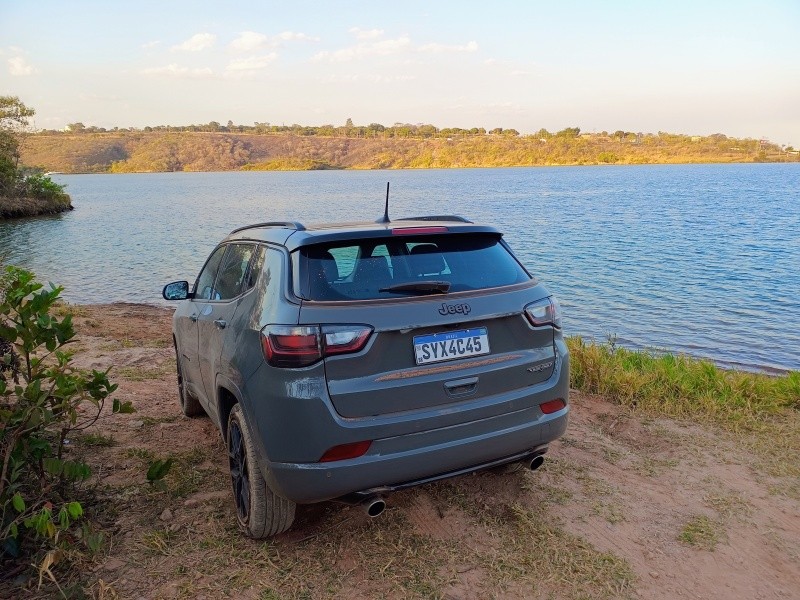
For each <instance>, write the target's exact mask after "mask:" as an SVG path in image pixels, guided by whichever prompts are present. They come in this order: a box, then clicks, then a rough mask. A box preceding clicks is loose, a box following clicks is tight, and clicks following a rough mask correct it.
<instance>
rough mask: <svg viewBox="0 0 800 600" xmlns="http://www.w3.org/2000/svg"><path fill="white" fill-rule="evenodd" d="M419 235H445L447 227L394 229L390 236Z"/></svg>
mask: <svg viewBox="0 0 800 600" xmlns="http://www.w3.org/2000/svg"><path fill="white" fill-rule="evenodd" d="M420 233H447V227H441V226H438V227H395V228H394V229H392V235H417V234H420Z"/></svg>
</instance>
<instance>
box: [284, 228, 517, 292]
mask: <svg viewBox="0 0 800 600" xmlns="http://www.w3.org/2000/svg"><path fill="white" fill-rule="evenodd" d="M293 259H294V260H297V261H298V262H299V264H298V265H296V267H297V270H296V272H297V273H298V281H297V282H296V285H297V286H298V288H299V289H298V290H296V291H297V292H298V293H299V295H300V296H301V297H303V298H306V299H309V300H324V301H336V300H371V299H379V298H397V297H403V296H409V295H417V294H424V293H430V292H429V288H430V286H434V285H439V284H440V283H444V284H445V285H449V292H461V291H466V290H481V289H488V288H494V287H501V286H506V285H513V284H515V283H522V282H524V281H528V280H530V275H528V273H527V272H526V271H525V270H524V269H523V268H522V267H521V266H520V264H519V263H518V262H517V260H516V259H515V258H514V257H513V256H512V255H511V254H510V253H509V251H508V250H507V249H506V248H505V247H504V246H503V244H502V243H501V242H500V238H499V237H498V236H495V235H453V234H451V235H447V236H424V237H412V236H409V237H405V236H403V237H402V238H400V237H399V236H398V237H396V238H392V239H389V240H387V239H386V238H381V239H372V240H370V239H364V240H354V241H351V242H344V243H338V244H324V245H323V244H317V245H313V246H305V247H302V248H301V249H300V250H298V251H297V252H295V255H294V257H293ZM426 286H427V289H426ZM398 288H403V289H398Z"/></svg>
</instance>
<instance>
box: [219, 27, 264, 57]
mask: <svg viewBox="0 0 800 600" xmlns="http://www.w3.org/2000/svg"><path fill="white" fill-rule="evenodd" d="M268 43H269V38H268V37H267V36H266V35H264V34H263V33H256V32H255V31H243V32H241V33H240V34H239V36H238V37H237V38H236V39H235V40H233V41H232V42H231V43H230V45H229V46H228V48H230V49H231V50H233V51H234V52H253V51H254V50H259V49H261V48H264V47H265V46H266V45H267V44H268Z"/></svg>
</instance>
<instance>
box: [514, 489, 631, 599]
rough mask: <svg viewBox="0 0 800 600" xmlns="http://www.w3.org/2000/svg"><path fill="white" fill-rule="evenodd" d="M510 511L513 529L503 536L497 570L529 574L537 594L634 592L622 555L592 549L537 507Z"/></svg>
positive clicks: (612, 594) (602, 595)
mask: <svg viewBox="0 0 800 600" xmlns="http://www.w3.org/2000/svg"><path fill="white" fill-rule="evenodd" d="M511 511H512V514H513V517H514V529H515V531H514V532H513V534H512V535H509V536H504V541H505V548H504V561H503V564H502V565H500V567H499V568H500V570H501V571H503V570H508V569H511V573H510V574H511V575H512V578H516V577H514V571H517V572H518V571H520V570H521V571H522V572H523V573H528V574H529V575H528V577H527V580H528V581H529V582H530V583H531V585H533V586H534V590H535V591H536V594H537V595H538V596H541V595H542V594H541V592H542V591H544V590H548V589H550V590H558V594H559V597H566V598H625V597H629V596H632V595H633V589H632V586H633V583H634V581H635V579H636V576H635V575H634V573H633V570H632V569H631V567H630V565H629V564H628V563H627V562H626V561H625V560H623V559H621V558H619V557H618V556H615V555H614V554H612V553H610V552H601V551H599V550H597V549H596V548H595V547H594V546H592V545H591V544H590V543H589V542H587V541H586V540H583V539H581V538H579V537H577V536H574V535H572V534H570V533H567V532H566V531H564V530H563V529H562V528H561V527H558V526H556V525H554V524H552V523H551V522H549V521H550V519H549V518H548V517H547V516H546V515H544V514H542V513H540V512H538V511H537V512H533V511H531V510H529V509H526V508H523V507H522V506H520V505H517V504H515V505H512V507H511ZM507 574H508V573H506V575H507ZM531 575H533V576H531ZM540 586H541V587H540ZM542 588H544V590H543V589H542Z"/></svg>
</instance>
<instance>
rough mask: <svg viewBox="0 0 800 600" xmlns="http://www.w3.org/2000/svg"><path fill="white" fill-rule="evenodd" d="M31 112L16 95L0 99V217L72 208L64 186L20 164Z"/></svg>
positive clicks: (29, 130) (28, 130)
mask: <svg viewBox="0 0 800 600" xmlns="http://www.w3.org/2000/svg"><path fill="white" fill-rule="evenodd" d="M34 114H35V111H34V110H33V109H32V108H30V107H28V106H25V104H24V103H23V102H22V101H21V100H20V99H19V98H18V97H17V96H0V218H4V217H15V216H28V215H34V214H42V213H53V212H61V211H64V210H69V209H71V208H72V205H71V203H70V198H69V196H68V195H67V194H66V193H65V192H64V186H62V185H58V184H57V183H55V182H54V181H52V180H51V179H50V178H49V177H48V176H47V175H44V174H43V173H42V172H41V171H40V170H35V169H26V168H25V167H24V166H22V165H21V164H20V156H21V152H22V145H23V142H24V140H25V136H26V135H27V134H29V133H30V132H31V126H30V122H29V119H30V118H31V117H32V116H33V115H34Z"/></svg>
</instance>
